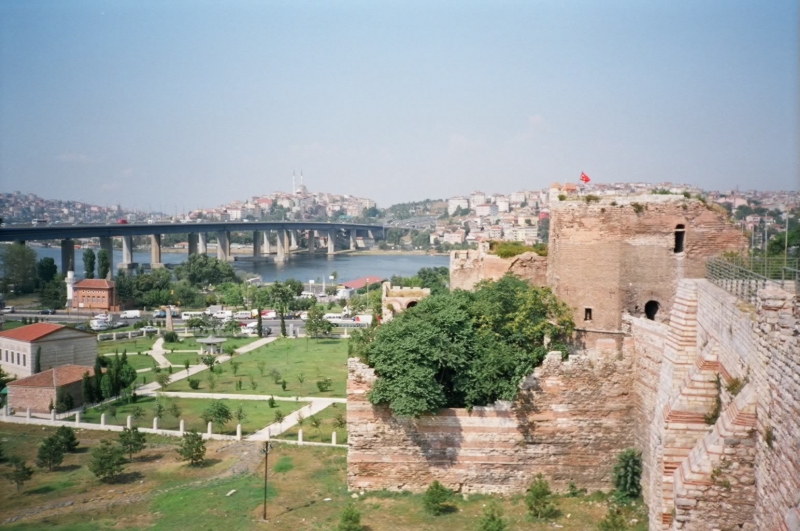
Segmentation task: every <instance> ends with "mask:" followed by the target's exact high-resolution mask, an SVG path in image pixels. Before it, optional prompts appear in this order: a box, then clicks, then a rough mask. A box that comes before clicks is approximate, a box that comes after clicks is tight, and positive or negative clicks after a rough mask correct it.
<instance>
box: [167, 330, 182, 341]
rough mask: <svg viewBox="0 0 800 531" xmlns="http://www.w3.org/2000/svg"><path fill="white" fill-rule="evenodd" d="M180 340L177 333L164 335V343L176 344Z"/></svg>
mask: <svg viewBox="0 0 800 531" xmlns="http://www.w3.org/2000/svg"><path fill="white" fill-rule="evenodd" d="M178 342H180V339H179V338H178V333H177V332H167V333H165V334H164V343H178Z"/></svg>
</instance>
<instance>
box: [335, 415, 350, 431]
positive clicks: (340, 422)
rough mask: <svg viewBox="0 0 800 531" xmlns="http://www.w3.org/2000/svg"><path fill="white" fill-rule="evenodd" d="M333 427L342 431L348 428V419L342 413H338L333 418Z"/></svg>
mask: <svg viewBox="0 0 800 531" xmlns="http://www.w3.org/2000/svg"><path fill="white" fill-rule="evenodd" d="M333 427H334V428H336V429H337V430H342V429H344V428H346V427H347V418H345V416H344V415H343V414H341V413H336V415H335V416H334V417H333Z"/></svg>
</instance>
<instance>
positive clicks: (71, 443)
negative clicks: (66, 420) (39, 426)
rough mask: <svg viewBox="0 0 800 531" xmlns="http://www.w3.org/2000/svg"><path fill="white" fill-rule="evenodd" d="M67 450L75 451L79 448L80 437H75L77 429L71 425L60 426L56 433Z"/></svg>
mask: <svg viewBox="0 0 800 531" xmlns="http://www.w3.org/2000/svg"><path fill="white" fill-rule="evenodd" d="M54 437H56V438H57V439H58V440H59V442H60V443H61V446H62V447H63V448H64V451H65V452H74V451H75V450H76V449H77V448H78V444H79V443H78V438H77V437H75V430H73V429H72V428H70V427H69V426H59V427H58V429H57V430H56V433H55V435H54Z"/></svg>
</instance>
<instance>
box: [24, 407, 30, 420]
mask: <svg viewBox="0 0 800 531" xmlns="http://www.w3.org/2000/svg"><path fill="white" fill-rule="evenodd" d="M25 418H26V419H28V420H31V408H28V409H26V410H25Z"/></svg>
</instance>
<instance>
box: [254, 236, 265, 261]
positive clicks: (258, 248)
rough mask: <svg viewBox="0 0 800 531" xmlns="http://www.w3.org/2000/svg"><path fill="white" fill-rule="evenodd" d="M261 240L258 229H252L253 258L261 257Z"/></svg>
mask: <svg viewBox="0 0 800 531" xmlns="http://www.w3.org/2000/svg"><path fill="white" fill-rule="evenodd" d="M262 241H263V236H262V235H261V231H260V230H254V231H253V257H254V258H261V242H262Z"/></svg>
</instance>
